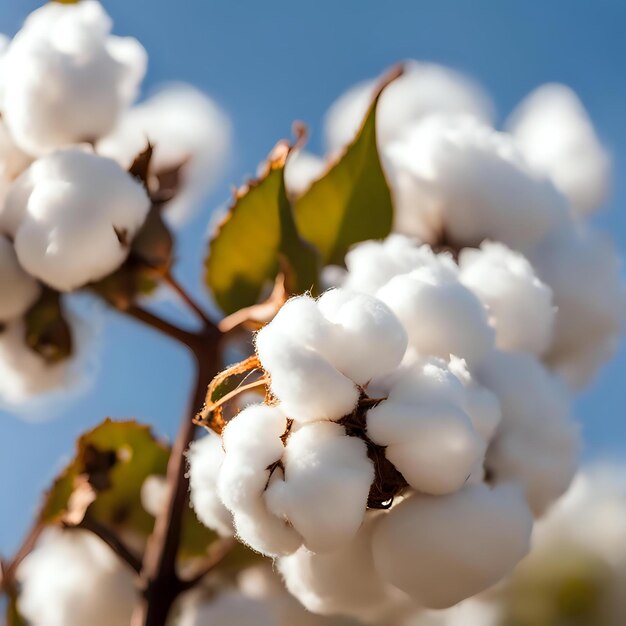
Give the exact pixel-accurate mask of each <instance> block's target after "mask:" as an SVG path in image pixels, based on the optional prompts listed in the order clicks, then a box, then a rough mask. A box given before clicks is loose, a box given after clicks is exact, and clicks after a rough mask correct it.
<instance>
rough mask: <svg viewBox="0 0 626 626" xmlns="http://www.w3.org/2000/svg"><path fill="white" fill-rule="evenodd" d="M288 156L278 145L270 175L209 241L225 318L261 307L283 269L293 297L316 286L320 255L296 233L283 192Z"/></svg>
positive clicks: (241, 196) (211, 278)
mask: <svg viewBox="0 0 626 626" xmlns="http://www.w3.org/2000/svg"><path fill="white" fill-rule="evenodd" d="M289 151H290V148H289V147H288V146H287V145H286V144H284V143H280V144H278V145H277V146H276V148H275V149H274V151H273V153H272V154H271V155H270V158H269V159H268V163H267V171H266V173H265V174H264V175H263V176H261V177H260V178H259V179H257V180H254V181H251V182H250V183H248V185H246V186H245V187H244V188H243V189H240V190H239V191H238V192H237V194H236V197H235V201H234V204H233V206H232V207H231V209H230V210H229V212H228V214H227V216H226V218H225V219H224V221H223V222H222V224H221V225H220V226H219V228H218V230H217V232H216V234H215V236H214V237H213V239H212V241H211V244H210V251H209V256H208V258H207V259H206V262H205V268H206V272H205V282H206V284H207V285H208V287H209V288H210V289H211V291H212V293H213V295H214V297H215V300H216V302H217V304H218V305H219V306H220V308H221V309H222V310H223V311H224V312H225V313H226V314H230V313H233V312H235V311H238V310H239V309H242V308H244V307H248V306H251V305H253V304H255V303H257V302H258V300H259V298H260V296H261V294H262V292H263V290H264V288H266V287H268V286H270V285H271V284H273V282H274V279H275V278H276V275H277V274H278V272H279V270H282V271H283V272H284V273H285V276H286V282H287V288H288V290H289V291H290V293H303V292H305V291H307V290H309V289H312V288H315V286H316V284H317V280H318V273H319V266H318V257H317V253H316V251H315V250H314V249H313V248H312V247H311V246H310V245H309V244H308V243H307V242H305V241H304V240H303V239H302V238H301V237H300V235H299V234H298V231H297V229H296V225H295V222H294V219H293V213H292V208H291V205H290V202H289V199H288V197H287V193H286V191H285V181H284V167H285V162H286V159H287V156H288V154H289Z"/></svg>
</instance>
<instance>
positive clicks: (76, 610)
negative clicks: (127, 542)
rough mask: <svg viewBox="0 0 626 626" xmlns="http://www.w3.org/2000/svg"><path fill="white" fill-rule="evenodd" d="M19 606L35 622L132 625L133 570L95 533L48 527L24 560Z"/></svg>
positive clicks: (70, 625)
mask: <svg viewBox="0 0 626 626" xmlns="http://www.w3.org/2000/svg"><path fill="white" fill-rule="evenodd" d="M17 579H18V582H19V584H20V585H21V590H20V594H19V600H18V607H19V610H20V612H21V614H22V615H23V616H24V617H25V618H26V619H27V620H28V623H29V624H32V626H85V625H86V624H89V625H90V626H128V624H129V622H130V619H131V615H132V612H133V608H134V605H135V603H136V602H137V601H138V594H137V592H136V588H135V580H134V576H133V575H132V572H131V571H130V570H129V569H128V568H127V567H126V565H124V564H123V563H122V561H121V560H120V559H119V558H118V557H117V556H116V555H115V554H114V553H113V552H112V551H111V549H110V548H109V547H108V546H107V545H106V544H105V543H103V542H102V541H101V540H100V539H98V538H97V537H96V536H95V535H93V534H91V533H89V532H86V531H79V530H71V531H61V530H59V529H50V530H48V531H47V532H46V534H45V535H44V536H43V537H42V538H41V539H40V540H39V542H38V544H37V546H36V547H35V549H34V550H33V552H31V553H30V554H29V555H28V556H27V557H26V558H25V559H24V561H23V562H22V563H21V565H20V566H19V568H18V571H17Z"/></svg>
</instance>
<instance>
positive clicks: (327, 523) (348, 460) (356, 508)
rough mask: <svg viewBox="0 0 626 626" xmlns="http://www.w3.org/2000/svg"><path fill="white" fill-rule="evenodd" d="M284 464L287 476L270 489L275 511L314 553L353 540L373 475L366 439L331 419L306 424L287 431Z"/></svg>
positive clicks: (362, 514) (272, 507) (271, 505)
mask: <svg viewBox="0 0 626 626" xmlns="http://www.w3.org/2000/svg"><path fill="white" fill-rule="evenodd" d="M283 466H284V480H276V481H274V482H273V483H272V484H271V485H270V486H269V487H268V489H267V493H266V501H267V504H268V507H269V509H270V510H271V511H272V513H274V515H276V516H278V517H281V518H284V519H287V520H289V522H290V523H291V524H292V525H293V526H294V528H295V529H296V530H297V531H298V533H299V534H300V535H302V538H303V541H304V545H305V546H306V547H307V548H308V549H309V550H312V551H313V552H328V551H330V550H334V549H337V548H339V547H341V546H342V545H344V544H345V543H347V542H348V541H350V540H351V539H352V538H353V537H354V535H355V534H356V532H357V531H358V529H359V527H360V526H361V523H362V522H363V517H364V516H365V510H366V507H367V498H368V494H369V490H370V485H371V484H372V481H373V479H374V467H373V465H372V461H371V460H370V459H369V458H368V456H367V448H366V445H365V442H363V441H362V440H360V439H357V438H356V437H347V436H346V434H345V430H344V428H343V426H339V425H338V424H334V423H332V422H316V423H313V424H306V425H304V426H302V427H301V428H299V429H298V430H297V431H295V432H293V433H291V435H290V436H289V439H288V441H287V445H286V447H285V454H284V456H283Z"/></svg>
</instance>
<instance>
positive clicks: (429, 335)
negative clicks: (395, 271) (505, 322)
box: [377, 258, 494, 364]
mask: <svg viewBox="0 0 626 626" xmlns="http://www.w3.org/2000/svg"><path fill="white" fill-rule="evenodd" d="M377 296H378V297H379V298H380V299H381V300H382V301H383V302H384V303H385V304H387V305H388V306H389V308H390V309H391V310H392V311H393V312H394V313H395V314H396V315H397V316H398V318H399V319H400V321H401V322H402V324H403V325H404V327H405V328H406V330H407V333H408V336H409V345H410V346H411V347H412V348H414V349H415V350H416V351H417V353H418V354H419V355H421V356H423V357H428V356H438V357H441V358H443V359H449V358H450V355H456V356H458V357H461V358H464V359H465V360H466V361H467V362H468V363H470V364H475V363H479V362H480V361H481V360H482V359H483V358H484V357H485V355H486V354H487V353H488V352H489V351H490V350H491V349H492V348H493V345H494V331H493V329H492V328H491V327H490V326H489V322H488V318H487V313H486V311H485V308H484V306H483V305H482V303H481V302H480V300H478V298H477V297H476V296H475V295H474V294H473V293H472V292H471V291H470V290H469V289H468V288H467V287H465V286H464V285H462V284H461V283H460V282H459V280H458V277H457V274H456V272H455V271H454V269H453V268H452V267H450V266H449V265H448V263H447V262H445V258H444V259H442V261H441V262H440V263H438V264H437V265H431V266H426V267H421V268H419V269H416V270H414V271H412V272H411V273H409V274H404V275H399V276H396V277H395V278H392V279H391V280H390V281H389V282H388V283H387V284H386V285H385V286H383V287H381V289H379V291H378V292H377Z"/></svg>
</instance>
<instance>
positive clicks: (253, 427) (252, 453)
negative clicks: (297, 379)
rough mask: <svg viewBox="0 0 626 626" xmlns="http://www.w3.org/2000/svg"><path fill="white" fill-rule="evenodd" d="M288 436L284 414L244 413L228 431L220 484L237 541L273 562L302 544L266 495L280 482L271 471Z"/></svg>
mask: <svg viewBox="0 0 626 626" xmlns="http://www.w3.org/2000/svg"><path fill="white" fill-rule="evenodd" d="M286 430H287V418H286V417H285V414H284V413H283V412H282V411H281V410H280V409H279V408H277V407H270V406H265V405H260V404H256V405H251V406H249V407H247V408H245V409H244V410H243V411H241V412H240V413H238V414H237V415H236V416H235V417H234V418H233V419H232V420H230V421H229V422H228V424H227V425H226V428H225V429H224V433H223V435H222V437H223V445H224V451H225V455H224V459H223V461H222V464H221V467H220V470H219V475H218V479H217V491H218V495H219V497H220V499H221V501H222V502H223V503H224V505H225V506H226V507H227V508H228V509H229V510H230V512H231V513H232V514H233V521H234V525H235V531H236V534H237V535H238V537H239V538H240V539H241V540H242V541H243V542H244V543H246V544H248V545H249V546H250V547H251V548H253V549H254V550H257V551H258V552H261V553H263V554H268V555H273V556H275V555H281V554H290V553H292V552H294V551H295V550H297V549H298V547H299V546H300V545H301V544H302V538H301V536H300V535H299V534H298V533H297V532H296V531H295V530H294V529H293V528H292V527H291V526H289V525H288V523H287V522H286V520H284V519H281V518H279V517H276V516H275V515H273V514H272V513H271V512H270V511H269V510H268V508H267V504H266V502H265V490H266V488H267V487H268V484H269V482H270V480H271V479H272V478H274V476H276V477H277V476H278V475H277V474H276V472H274V473H272V472H271V469H270V468H271V467H272V466H273V465H274V464H276V463H278V462H279V461H280V460H281V458H282V455H283V452H284V445H283V442H282V440H281V437H282V436H283V434H284V433H285V432H286ZM274 479H275V478H274Z"/></svg>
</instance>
